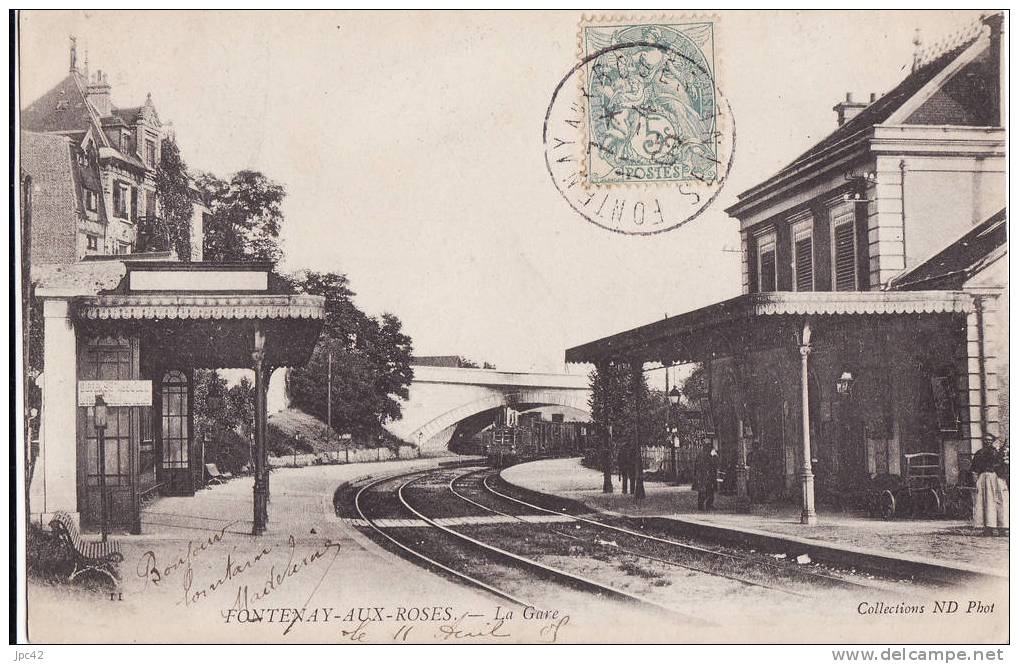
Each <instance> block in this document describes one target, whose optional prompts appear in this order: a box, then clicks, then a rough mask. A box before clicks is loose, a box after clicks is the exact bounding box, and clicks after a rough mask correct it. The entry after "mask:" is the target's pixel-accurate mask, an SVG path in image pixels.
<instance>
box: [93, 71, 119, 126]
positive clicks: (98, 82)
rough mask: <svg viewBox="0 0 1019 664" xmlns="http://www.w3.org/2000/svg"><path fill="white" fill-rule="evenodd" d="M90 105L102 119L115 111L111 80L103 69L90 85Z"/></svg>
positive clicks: (97, 73)
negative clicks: (111, 93)
mask: <svg viewBox="0 0 1019 664" xmlns="http://www.w3.org/2000/svg"><path fill="white" fill-rule="evenodd" d="M88 103H90V104H92V106H93V107H94V108H95V109H96V112H97V113H98V114H99V117H101V118H105V117H106V116H108V115H109V114H110V111H111V110H112V109H113V105H112V104H111V103H110V80H109V79H108V78H106V74H104V73H103V71H102V70H101V69H100V70H99V71H97V72H96V75H95V76H94V77H93V78H92V82H91V83H89V84H88Z"/></svg>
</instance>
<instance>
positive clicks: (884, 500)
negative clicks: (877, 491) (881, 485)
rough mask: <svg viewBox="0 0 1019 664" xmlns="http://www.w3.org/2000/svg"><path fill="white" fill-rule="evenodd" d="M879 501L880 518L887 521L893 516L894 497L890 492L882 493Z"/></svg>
mask: <svg viewBox="0 0 1019 664" xmlns="http://www.w3.org/2000/svg"><path fill="white" fill-rule="evenodd" d="M878 500H879V506H880V510H881V518H882V519H884V520H885V521H887V520H888V519H891V518H892V517H894V516H895V496H894V495H893V494H892V492H891V491H884V492H882V493H881V498H879V499H878Z"/></svg>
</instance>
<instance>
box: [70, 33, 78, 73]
mask: <svg viewBox="0 0 1019 664" xmlns="http://www.w3.org/2000/svg"><path fill="white" fill-rule="evenodd" d="M77 72H78V38H77V37H75V36H74V35H71V73H77Z"/></svg>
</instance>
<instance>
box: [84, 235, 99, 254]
mask: <svg viewBox="0 0 1019 664" xmlns="http://www.w3.org/2000/svg"><path fill="white" fill-rule="evenodd" d="M85 248H86V249H88V250H89V251H99V238H98V237H97V236H95V235H86V236H85Z"/></svg>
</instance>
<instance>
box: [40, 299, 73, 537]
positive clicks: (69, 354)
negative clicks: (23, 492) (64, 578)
mask: <svg viewBox="0 0 1019 664" xmlns="http://www.w3.org/2000/svg"><path fill="white" fill-rule="evenodd" d="M43 317H44V319H45V327H44V328H43V334H44V338H43V362H44V365H45V367H44V370H43V389H42V436H41V440H40V443H41V444H40V449H39V458H38V460H37V461H36V470H35V477H34V478H33V480H32V487H31V494H30V495H31V496H32V512H33V514H34V515H36V516H37V518H34V519H33V520H35V521H36V522H38V523H41V524H42V525H43V526H47V525H49V522H50V519H51V518H52V515H53V513H54V512H67V513H68V514H70V515H71V516H72V517H73V518H74V519H75V520H76V521H77V520H78V474H77V470H78V468H77V464H78V432H77V426H76V422H77V412H76V409H77V403H78V395H77V390H76V386H77V375H76V373H77V366H78V362H77V340H76V338H75V333H74V325H73V323H72V320H71V316H70V306H69V302H68V300H64V299H47V300H45V301H44V303H43ZM40 470H41V471H42V472H40Z"/></svg>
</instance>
